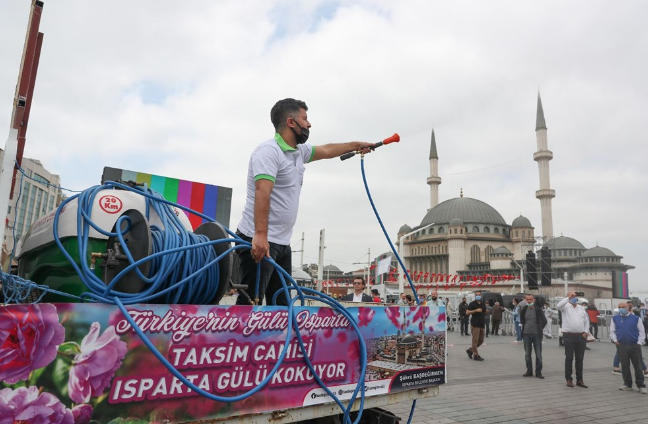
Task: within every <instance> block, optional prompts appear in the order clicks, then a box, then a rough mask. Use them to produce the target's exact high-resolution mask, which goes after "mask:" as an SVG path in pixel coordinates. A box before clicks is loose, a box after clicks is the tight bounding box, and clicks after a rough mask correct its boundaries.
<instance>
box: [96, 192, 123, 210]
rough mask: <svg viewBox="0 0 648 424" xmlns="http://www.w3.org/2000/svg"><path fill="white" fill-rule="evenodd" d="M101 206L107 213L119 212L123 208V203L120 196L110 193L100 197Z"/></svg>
mask: <svg viewBox="0 0 648 424" xmlns="http://www.w3.org/2000/svg"><path fill="white" fill-rule="evenodd" d="M99 207H100V208H101V210H103V211H104V212H106V213H118V212H119V211H121V210H122V207H123V204H122V201H121V199H120V198H119V197H116V196H111V195H108V196H102V197H101V198H100V199H99Z"/></svg>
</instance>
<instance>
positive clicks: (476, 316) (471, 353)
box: [466, 290, 486, 361]
mask: <svg viewBox="0 0 648 424" xmlns="http://www.w3.org/2000/svg"><path fill="white" fill-rule="evenodd" d="M481 294H482V293H481V291H480V290H478V291H476V292H475V300H473V301H472V302H470V304H469V305H468V309H467V310H466V314H467V315H469V316H470V329H471V332H472V346H471V347H470V348H469V349H468V350H466V353H467V354H468V357H469V358H470V359H473V360H475V361H483V360H484V358H482V357H481V355H480V354H479V351H478V350H477V349H478V348H479V346H481V345H482V344H483V343H484V331H485V330H484V327H485V316H486V306H485V305H484V302H483V301H482V296H481Z"/></svg>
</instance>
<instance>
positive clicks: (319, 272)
mask: <svg viewBox="0 0 648 424" xmlns="http://www.w3.org/2000/svg"><path fill="white" fill-rule="evenodd" d="M325 235H326V229H325V228H322V229H321V230H320V242H319V260H318V262H317V290H318V291H320V292H321V291H322V279H323V278H324V249H326V246H325V245H324V236H325Z"/></svg>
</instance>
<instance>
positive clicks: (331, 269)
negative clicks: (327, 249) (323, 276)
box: [322, 265, 342, 272]
mask: <svg viewBox="0 0 648 424" xmlns="http://www.w3.org/2000/svg"><path fill="white" fill-rule="evenodd" d="M322 269H323V270H324V272H326V271H329V272H342V271H340V268H338V267H336V266H335V265H325V266H324V268H322Z"/></svg>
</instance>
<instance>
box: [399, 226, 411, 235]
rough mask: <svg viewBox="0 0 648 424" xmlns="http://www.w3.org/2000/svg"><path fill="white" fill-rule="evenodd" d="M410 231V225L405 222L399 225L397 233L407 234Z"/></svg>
mask: <svg viewBox="0 0 648 424" xmlns="http://www.w3.org/2000/svg"><path fill="white" fill-rule="evenodd" d="M410 232H412V227H410V226H409V225H407V224H405V225H403V226H402V227H400V228H399V229H398V234H407V233H410Z"/></svg>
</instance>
